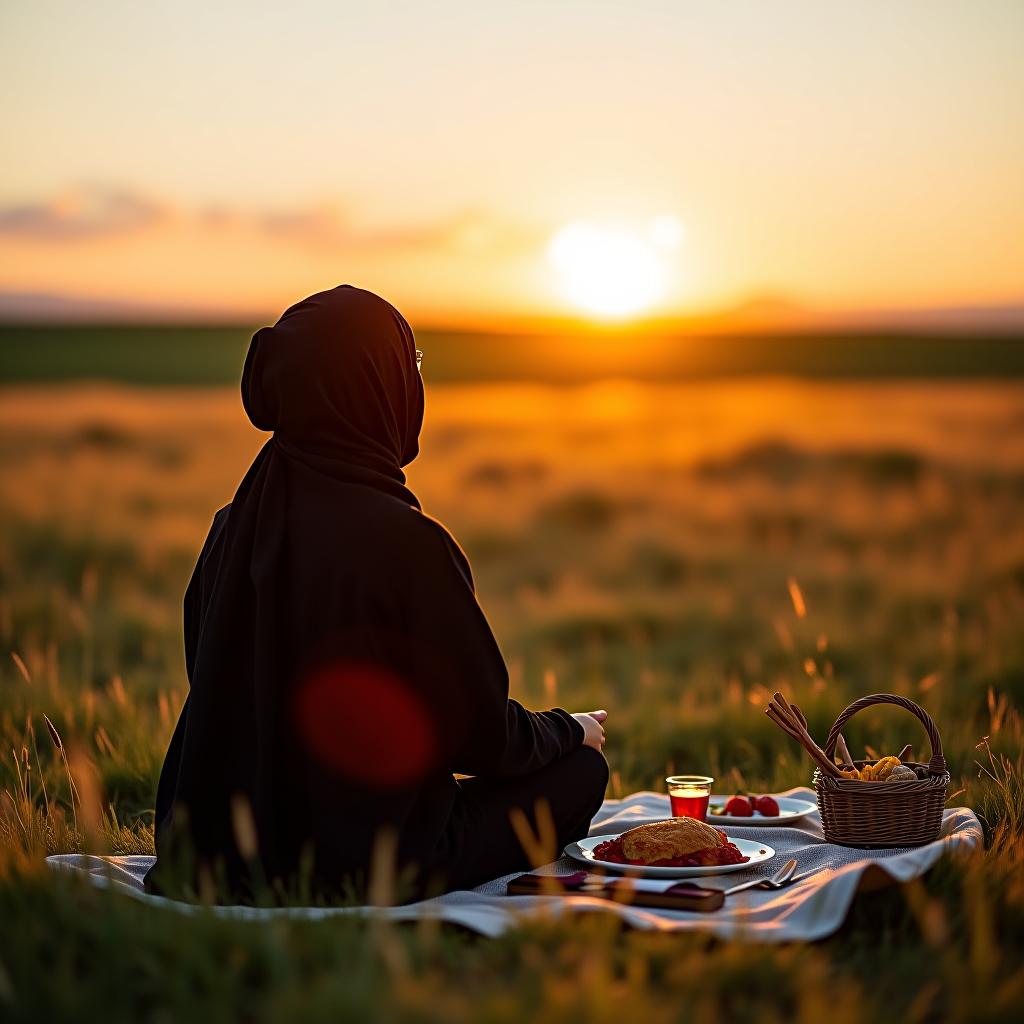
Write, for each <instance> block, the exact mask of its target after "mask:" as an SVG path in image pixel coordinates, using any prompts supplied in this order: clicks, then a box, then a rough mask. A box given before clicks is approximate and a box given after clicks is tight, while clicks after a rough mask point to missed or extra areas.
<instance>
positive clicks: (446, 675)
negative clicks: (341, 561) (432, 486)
mask: <svg viewBox="0 0 1024 1024" xmlns="http://www.w3.org/2000/svg"><path fill="white" fill-rule="evenodd" d="M441 529H442V528H441V527H438V528H437V533H436V534H435V535H434V536H432V537H431V538H430V540H431V542H432V547H433V550H432V551H431V553H430V555H429V557H426V558H425V559H424V560H423V561H424V563H425V564H424V565H422V566H418V567H416V566H414V567H413V585H412V587H411V593H412V595H413V601H412V607H411V609H410V619H409V628H410V631H411V634H412V650H413V659H414V672H415V674H416V677H417V683H418V686H417V689H418V690H419V691H420V694H421V696H423V697H424V698H425V699H426V700H427V701H428V703H429V706H430V710H431V712H432V718H433V719H434V720H435V722H436V730H437V733H438V738H439V739H440V741H441V742H440V744H439V747H440V750H439V752H440V753H442V755H443V757H444V760H445V761H446V762H447V764H446V767H447V768H449V769H450V770H451V771H454V772H459V773H461V774H466V775H483V776H492V777H498V778H508V777H511V776H516V775H526V774H528V773H529V772H533V771H537V770H538V769H539V768H543V767H544V766H545V765H548V764H550V763H551V762H552V761H555V760H557V759H558V758H560V757H562V756H564V755H565V754H567V753H569V752H570V751H572V750H575V749H576V748H577V747H579V746H580V745H581V744H582V742H583V738H584V732H583V726H582V725H580V723H579V722H577V721H576V720H575V719H574V718H573V717H572V715H570V714H569V713H568V712H566V711H563V710H562V709H561V708H555V709H553V710H551V711H539V712H538V711H528V710H527V709H526V708H524V707H523V706H522V705H521V704H520V703H519V702H518V701H515V700H509V696H508V670H507V669H506V667H505V661H504V658H503V657H502V655H501V651H500V650H499V649H498V645H497V643H496V641H495V639H494V635H493V634H492V632H491V628H490V626H489V625H488V623H487V619H486V618H485V617H484V613H483V610H482V609H481V608H480V605H479V604H478V603H477V600H476V595H475V594H474V592H473V584H472V578H471V576H470V575H469V567H468V564H467V563H466V562H465V559H464V557H463V556H462V553H461V551H459V550H458V548H457V546H456V545H455V543H454V541H451V540H450V539H449V538H448V537H447V536H446V535H445V534H443V533H441Z"/></svg>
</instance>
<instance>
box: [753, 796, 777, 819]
mask: <svg viewBox="0 0 1024 1024" xmlns="http://www.w3.org/2000/svg"><path fill="white" fill-rule="evenodd" d="M754 807H755V809H756V810H757V812H758V813H759V814H761V815H763V816H764V817H765V818H777V817H778V816H779V805H778V803H777V801H776V800H775V797H773V796H759V797H758V798H757V800H756V802H755V803H754Z"/></svg>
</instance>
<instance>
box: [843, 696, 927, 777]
mask: <svg viewBox="0 0 1024 1024" xmlns="http://www.w3.org/2000/svg"><path fill="white" fill-rule="evenodd" d="M873 704H895V705H896V706H897V707H900V708H903V710H904V711H909V712H910V713H911V714H912V715H913V716H914V717H915V718H916V719H918V721H920V723H921V724H922V725H923V726H924V731H925V732H926V733H928V742H929V743H930V744H931V748H932V757H931V760H930V761H929V762H928V773H929V774H930V775H942V774H944V772H945V771H946V759H945V757H943V756H942V738H941V737H940V736H939V730H938V729H937V728H936V726H935V722H934V721H933V720H932V716H931V715H929V714H928V712H927V711H925V709H924V708H923V707H921V706H920V705H919V704H915V703H914V702H913V701H912V700H908V699H907V698H906V697H898V696H897V695H896V694H894V693H872V694H870V695H869V696H867V697H861V698H860V700H855V701H854V702H853V703H852V704H851V705H850V706H849V707H848V708H847V709H846V710H845V711H844V712H843V713H842V714H841V715H840V716H839V717H838V718H837V719H836V721H835V725H833V726H832V728H831V729H830V730H829V733H828V739H827V740H826V741H825V753H826V754H827V755H828V757H829V760H832V759H833V758H834V756H835V752H836V743H837V742H838V740H839V732H840V730H841V729H842V728H843V726H844V725H846V723H847V722H848V721H849V720H850V719H851V718H853V716H854V715H855V714H857V712H858V711H863V710H864V708H869V707H871V706H872V705H873Z"/></svg>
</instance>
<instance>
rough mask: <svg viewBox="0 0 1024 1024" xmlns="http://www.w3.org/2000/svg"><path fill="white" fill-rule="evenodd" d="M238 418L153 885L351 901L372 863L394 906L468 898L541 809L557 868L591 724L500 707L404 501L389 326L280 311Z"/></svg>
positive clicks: (576, 808)
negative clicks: (245, 453) (251, 454)
mask: <svg viewBox="0 0 1024 1024" xmlns="http://www.w3.org/2000/svg"><path fill="white" fill-rule="evenodd" d="M242 401H243V404H244V406H245V411H246V413H247V414H248V416H249V418H250V419H251V420H252V422H253V423H254V424H255V425H256V426H257V427H259V428H260V429H261V430H267V431H273V436H272V437H271V438H270V440H269V441H267V443H266V444H265V445H264V446H263V448H262V450H261V451H260V453H259V455H257V457H256V459H255V461H254V462H253V464H252V466H251V467H250V469H249V471H248V473H246V475H245V478H244V479H243V480H242V482H241V484H240V485H239V488H238V491H237V492H236V494H235V497H234V500H233V501H232V502H231V504H230V505H228V506H226V507H225V508H223V509H221V510H220V511H219V512H218V513H217V515H216V516H215V518H214V521H213V526H212V528H211V530H210V534H209V536H208V537H207V539H206V543H205V545H204V546H203V550H202V553H201V555H200V557H199V562H198V565H197V566H196V569H195V573H194V574H193V577H192V580H191V582H190V583H189V586H188V590H187V592H186V594H185V653H186V668H187V671H188V678H189V683H190V692H189V695H188V698H187V699H186V701H185V706H184V708H183V710H182V712H181V717H180V718H179V720H178V724H177V727H176V728H175V731H174V735H173V737H172V739H171V743H170V748H169V749H168V752H167V757H166V760H165V762H164V766H163V770H162V772H161V775H160V785H159V789H158V792H157V804H156V849H157V862H156V865H155V866H154V868H153V869H152V870H151V871H150V873H149V875H148V876H147V879H146V882H147V888H148V889H149V890H150V891H152V892H163V893H165V894H167V895H173V896H180V895H185V894H188V893H193V894H194V893H196V892H200V893H206V894H209V893H212V892H216V894H217V898H220V899H228V900H241V901H247V900H252V899H255V898H259V897H261V894H263V893H265V891H266V889H267V888H268V887H272V888H274V889H276V890H278V891H279V892H280V891H281V890H285V891H288V892H290V893H292V894H293V895H294V894H295V893H297V892H300V891H302V892H307V893H310V894H311V895H314V896H317V897H321V896H330V895H332V894H339V893H342V892H343V891H345V889H346V887H349V886H354V887H355V889H356V892H359V891H360V890H361V889H362V887H364V886H365V884H366V882H367V880H368V878H369V875H370V873H371V865H372V864H373V858H374V850H375V848H376V849H377V850H378V854H379V851H380V850H381V849H384V850H386V851H389V852H388V853H387V856H389V857H390V858H391V859H392V861H393V862H394V863H395V866H397V868H398V869H399V870H400V871H403V872H404V874H405V876H406V878H407V879H408V880H409V881H410V884H411V888H410V889H409V890H408V892H407V894H406V895H412V894H422V893H424V892H429V891H437V890H438V889H441V888H445V889H452V888H464V887H470V886H473V885H477V884H479V883H480V882H483V881H485V880H487V879H489V878H494V877H497V876H500V875H502V874H507V873H511V872H513V871H517V870H526V869H527V868H528V867H529V866H530V865H529V863H528V859H527V857H526V854H525V853H524V852H523V850H522V848H521V846H520V844H519V842H518V841H517V838H516V832H515V830H514V829H513V826H512V824H511V823H510V814H512V815H514V814H515V809H516V808H519V809H520V810H521V811H522V812H524V813H525V814H526V815H528V816H529V818H530V820H531V821H532V820H535V819H534V815H535V813H536V812H537V801H538V800H540V801H546V804H547V807H548V808H549V809H550V812H551V814H550V818H551V819H553V822H554V826H555V829H554V831H555V833H556V835H555V836H554V837H553V838H554V839H555V842H556V844H557V848H558V849H559V850H560V849H561V847H562V846H563V845H564V844H565V843H567V842H570V841H572V840H574V839H578V838H580V837H582V836H584V835H585V834H586V832H587V829H588V827H589V824H590V820H591V818H592V817H593V815H594V814H595V813H596V811H597V809H598V808H599V806H600V804H601V800H602V798H603V795H604V789H605V785H606V783H607V777H608V775H607V765H606V763H605V760H604V757H603V756H602V754H601V753H600V749H601V747H602V745H603V742H604V730H603V728H602V726H601V724H600V723H601V722H602V721H603V720H604V717H605V713H604V712H593V713H589V714H577V715H570V714H568V713H567V712H565V711H562V710H561V709H557V708H556V709H554V710H552V711H543V712H531V711H527V710H526V709H525V708H523V707H522V705H520V704H519V703H517V702H516V701H514V700H509V698H508V674H507V671H506V668H505V664H504V662H503V660H502V656H501V653H500V651H499V650H498V646H497V644H496V643H495V640H494V637H493V636H492V634H491V631H490V628H489V627H488V624H487V621H486V619H485V618H484V615H483V612H482V611H481V609H480V607H479V605H478V604H477V602H476V598H475V596H474V591H473V581H472V576H471V573H470V568H469V564H468V562H467V561H466V558H465V555H464V554H463V553H462V551H461V549H460V548H459V547H458V545H457V544H456V543H455V541H454V540H453V539H452V537H451V536H450V535H449V533H448V532H447V531H446V530H445V528H444V527H443V526H442V525H441V524H440V523H438V522H437V521H436V520H433V519H431V518H430V517H429V516H427V515H425V514H423V513H422V512H421V511H420V506H419V502H418V501H417V500H416V496H415V495H414V494H413V493H412V491H410V490H409V489H408V487H406V483H405V475H404V473H403V472H402V468H401V467H403V466H405V465H407V464H408V463H410V462H411V461H412V460H413V459H414V458H415V457H416V455H417V453H418V451H419V447H418V435H419V430H420V425H421V423H422V420H423V383H422V380H421V378H420V374H419V371H418V353H417V351H416V349H415V347H414V342H413V335H412V331H411V329H410V328H409V325H408V324H407V323H406V321H405V320H404V318H403V317H402V316H401V314H400V313H399V312H398V311H397V310H396V309H394V308H393V307H392V306H391V305H389V304H388V303H387V302H385V301H384V300H383V299H380V298H379V297H377V296H376V295H373V294H371V293H370V292H366V291H362V290H360V289H357V288H352V287H350V286H348V285H344V286H341V287H338V288H334V289H332V290H330V291H326V292H321V293H319V294H317V295H313V296H311V297H310V298H308V299H305V300H304V301H302V302H300V303H298V304H297V305H295V306H292V307H291V308H290V309H289V310H287V312H285V314H284V315H283V316H282V317H281V319H280V320H279V321H278V323H277V324H276V325H275V326H274V327H270V328H263V329H262V330H260V331H258V332H257V333H256V335H255V336H254V337H253V339H252V343H251V345H250V347H249V353H248V355H247V356H246V360H245V368H244V371H243V374H242ZM453 773H459V774H463V775H469V776H472V778H468V779H460V780H458V781H457V780H456V779H455V778H454V775H453ZM545 817H546V815H545V814H544V813H543V809H542V813H541V814H540V820H541V821H543V820H544V819H545ZM549 831H550V830H549ZM549 838H550V837H549ZM380 844H382V845H380ZM551 852H552V853H553V852H554V851H551Z"/></svg>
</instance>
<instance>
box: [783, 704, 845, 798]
mask: <svg viewBox="0 0 1024 1024" xmlns="http://www.w3.org/2000/svg"><path fill="white" fill-rule="evenodd" d="M765 714H766V715H767V716H768V717H769V718H770V719H771V720H772V721H773V722H774V723H775V724H776V725H777V726H778V727H779V728H780V729H782V731H783V732H785V733H787V734H788V735H790V736H792V737H793V739H795V740H796V741H797V743H799V744H800V745H801V746H802V747H803V748H804V750H806V751H807V753H808V754H810V755H811V757H812V758H813V759H814V761H815V763H816V764H817V765H818V767H819V768H820V769H821V771H822V772H824V773H825V774H826V775H830V776H832V778H835V779H841V778H843V774H842V772H840V771H839V769H838V768H837V767H836V765H835V762H834V761H833V760H832V758H830V757H829V756H828V755H827V754H826V753H825V751H824V750H822V749H821V747H819V746H818V744H817V743H815V742H814V740H813V739H811V735H810V733H809V732H808V731H807V719H806V718H805V717H804V714H803V712H802V711H801V710H800V708H799V707H797V705H795V704H793V705H791V704H790V703H789V701H787V700H786V698H785V697H784V696H783V695H782V694H781V693H775V694H773V695H772V699H771V700H770V701H769V702H768V707H767V708H765Z"/></svg>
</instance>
